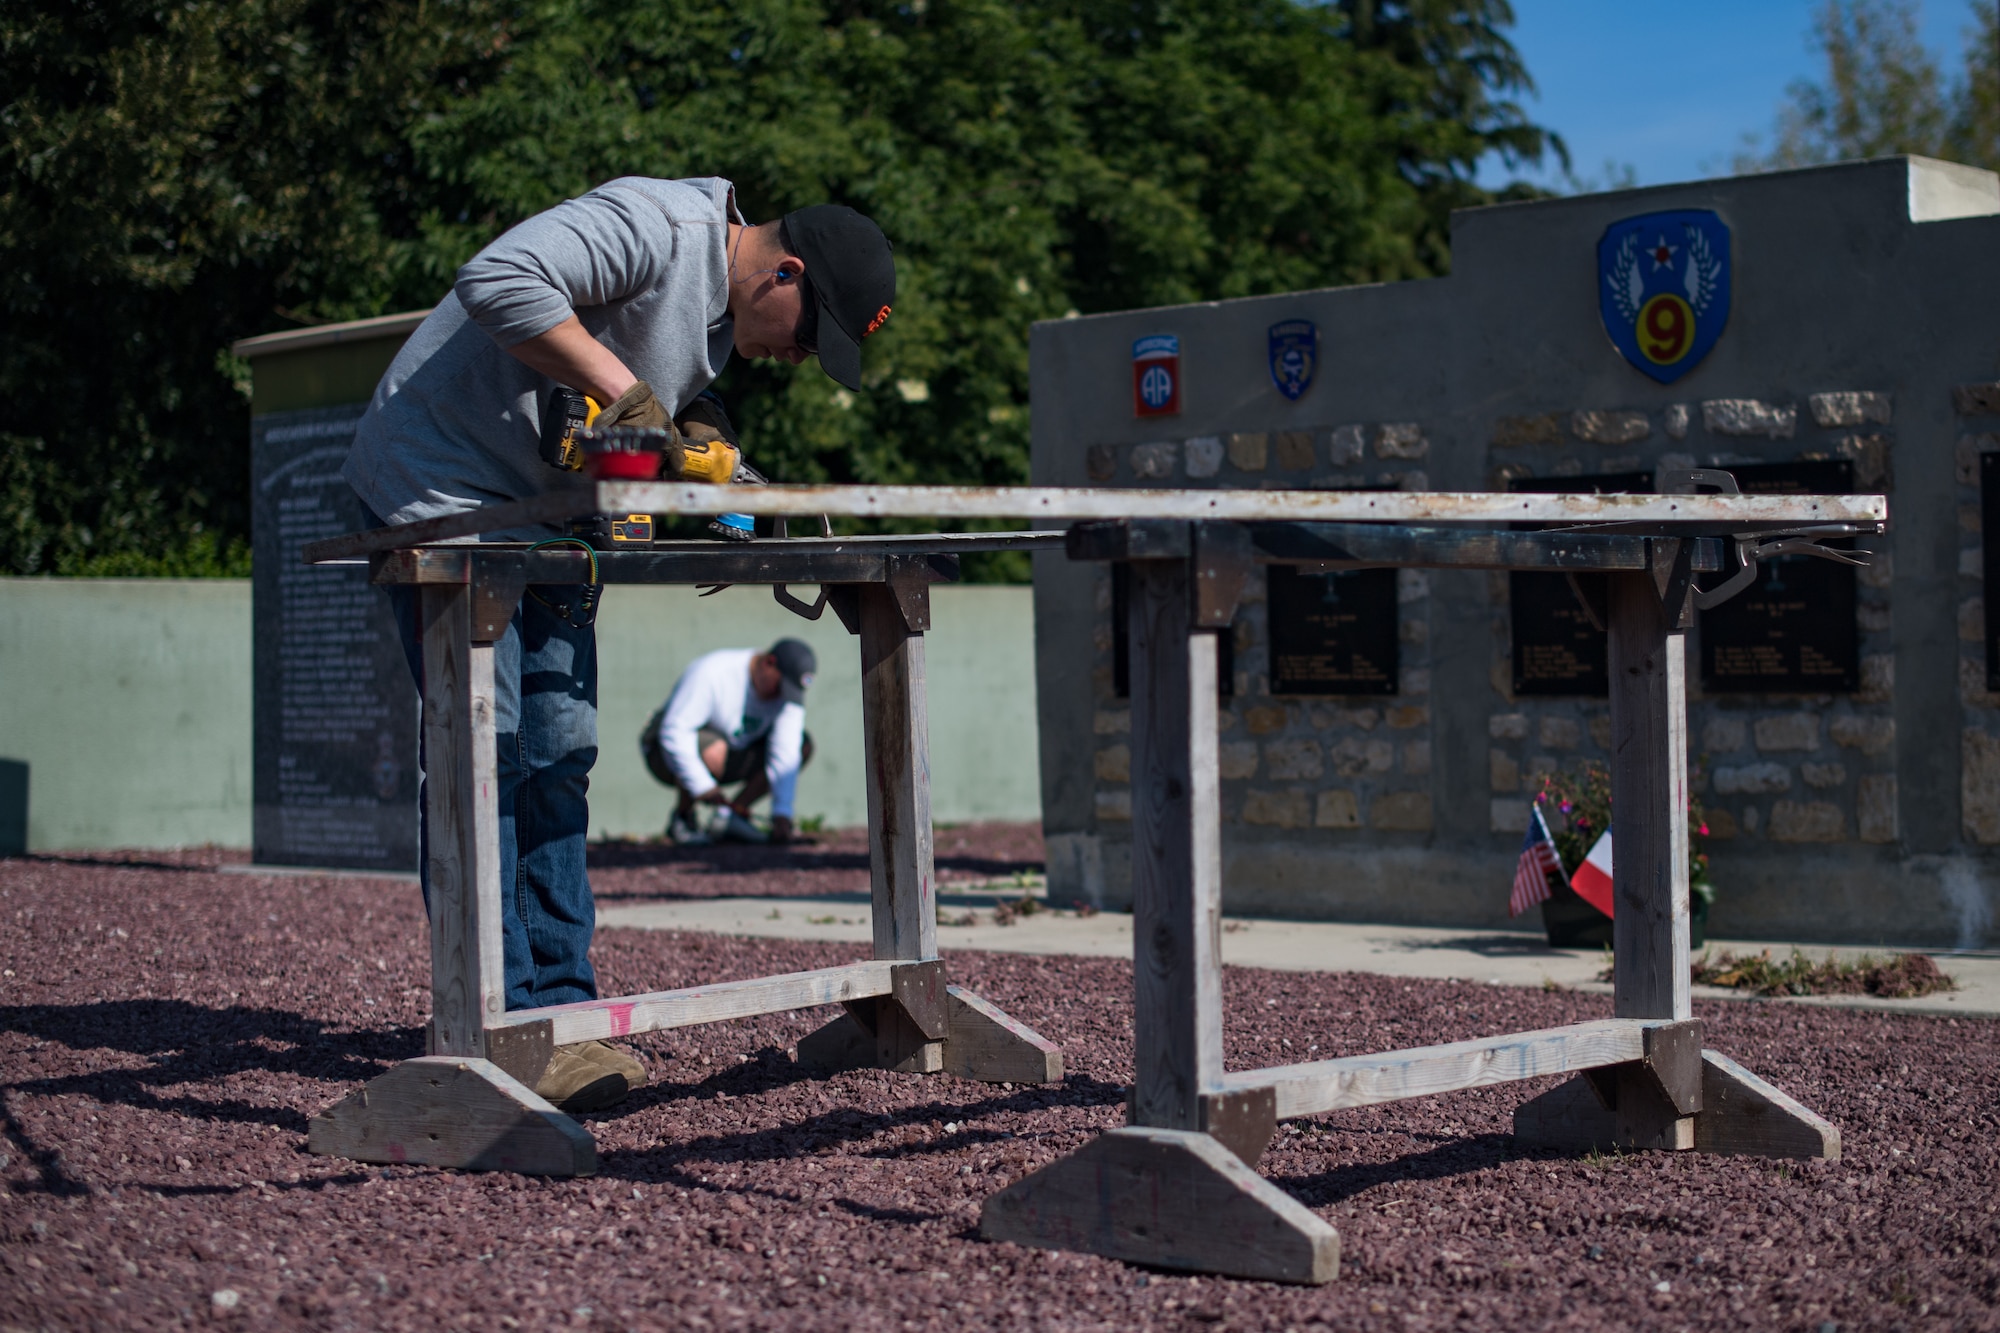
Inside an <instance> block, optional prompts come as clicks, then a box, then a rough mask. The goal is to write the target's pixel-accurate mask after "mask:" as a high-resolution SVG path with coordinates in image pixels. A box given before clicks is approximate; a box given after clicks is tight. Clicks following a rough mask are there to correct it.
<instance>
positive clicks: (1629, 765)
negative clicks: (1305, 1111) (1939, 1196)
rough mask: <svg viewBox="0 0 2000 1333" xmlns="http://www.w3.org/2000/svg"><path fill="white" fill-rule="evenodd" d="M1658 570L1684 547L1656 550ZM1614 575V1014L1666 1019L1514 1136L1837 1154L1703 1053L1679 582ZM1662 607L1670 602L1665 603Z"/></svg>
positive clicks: (1528, 1112) (1575, 1082)
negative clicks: (1641, 1055) (1694, 952)
mask: <svg viewBox="0 0 2000 1333" xmlns="http://www.w3.org/2000/svg"><path fill="white" fill-rule="evenodd" d="M1655 545H1656V546H1657V547H1660V548H1663V549H1662V550H1661V556H1662V557H1663V559H1662V560H1661V565H1662V566H1663V568H1665V567H1667V566H1668V565H1669V562H1671V561H1672V559H1673V557H1674V556H1675V555H1677V554H1678V550H1677V549H1676V548H1677V547H1679V546H1680V545H1681V544H1680V543H1674V542H1658V543H1655ZM1609 577H1610V599H1609V612H1610V624H1609V626H1608V628H1609V630H1610V676H1611V748H1612V760H1611V804H1612V811H1613V817H1612V827H1613V829H1614V830H1615V832H1614V834H1613V843H1612V846H1613V856H1612V894H1613V899H1614V905H1615V906H1616V908H1617V910H1616V911H1615V912H1614V913H1613V914H1612V955H1613V965H1614V970H1613V982H1612V986H1613V1012H1614V1013H1615V1015H1616V1016H1617V1017H1619V1018H1651V1019H1666V1020H1670V1021H1671V1022H1673V1024H1674V1027H1672V1028H1663V1029H1659V1030H1657V1031H1655V1032H1649V1034H1648V1041H1649V1043H1654V1044H1656V1048H1655V1049H1651V1050H1649V1051H1648V1058H1647V1059H1646V1060H1645V1061H1644V1062H1643V1063H1639V1064H1632V1065H1613V1066H1609V1067H1606V1068H1603V1069H1594V1070H1591V1071H1590V1072H1588V1073H1586V1074H1579V1075H1578V1076H1576V1077H1575V1078H1573V1079H1571V1080H1569V1081H1568V1082H1566V1083H1563V1084H1561V1085H1560V1086H1558V1087H1556V1088H1554V1089H1553V1090H1551V1091H1549V1092H1547V1093H1544V1094H1543V1095H1541V1096H1540V1097H1537V1098H1535V1099H1534V1100H1532V1101H1530V1102H1527V1103H1525V1104H1523V1105H1522V1106H1521V1107H1520V1108H1519V1109H1517V1110H1516V1111H1515V1113H1514V1135H1515V1137H1516V1138H1518V1139H1520V1140H1522V1141H1523V1142H1525V1143H1532V1144H1536V1145H1540V1146H1544V1147H1551V1148H1559V1149H1564V1150H1570V1151H1588V1150H1591V1149H1610V1148H1656V1149H1668V1150H1683V1149H1690V1148H1691V1149H1694V1150H1696V1151H1700V1152H1714V1153H1752V1154H1756V1155H1760V1156H1774V1157H1824V1158H1835V1159H1837V1158H1838V1157H1839V1156H1840V1131H1839V1130H1838V1129H1837V1128H1836V1127H1834V1126H1833V1125H1832V1124H1830V1123H1828V1122H1827V1121H1826V1120H1824V1119H1822V1118H1821V1117H1819V1116H1817V1115H1815V1114H1813V1113H1812V1112H1811V1111H1809V1110H1807V1109H1806V1108H1805V1107H1803V1106H1800V1105H1799V1104H1798V1103H1797V1102H1795V1101H1793V1100H1792V1099H1791V1098H1790V1097H1787V1096H1786V1095H1785V1094H1784V1093H1782V1092H1780V1091H1779V1090H1778V1089H1777V1088H1775V1087H1773V1086H1771V1085H1770V1084H1768V1083H1766V1082H1764V1081H1763V1080H1762V1079H1760V1078H1758V1077H1757V1076H1756V1075H1754V1074H1752V1073H1750V1072H1749V1071H1748V1070H1746V1069H1744V1068H1743V1067H1742V1066H1740V1065H1738V1064H1737V1063H1735V1062H1734V1061H1733V1060H1730V1059H1729V1058H1728V1057H1726V1056H1724V1055H1721V1054H1720V1053H1718V1052H1716V1051H1708V1050H1703V1049H1702V1045H1701V1037H1702V1033H1701V1024H1700V1023H1699V1022H1698V1021H1696V1020H1695V1019H1694V1016H1693V1008H1692V1006H1691V1004H1690V1002H1689V996H1688V985H1689V975H1688V969H1689V957H1688V953H1689V948H1688V828H1687V800H1688V776H1687V680H1686V671H1687V668H1686V661H1687V654H1686V636H1685V635H1684V634H1682V633H1681V632H1680V629H1679V625H1678V623H1677V622H1678V620H1679V617H1680V614H1681V606H1680V599H1681V596H1682V595H1683V590H1684V587H1685V579H1684V577H1683V578H1681V579H1680V580H1678V581H1677V580H1676V578H1675V577H1674V573H1673V572H1672V570H1671V569H1668V570H1667V577H1666V580H1665V582H1666V585H1667V588H1666V591H1665V593H1664V595H1663V590H1662V588H1661V581H1660V580H1659V579H1657V578H1656V577H1655V575H1654V574H1653V573H1650V572H1644V571H1641V572H1631V573H1617V574H1612V575H1610V576H1609ZM1670 603H1671V604H1670Z"/></svg>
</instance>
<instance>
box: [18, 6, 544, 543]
mask: <svg viewBox="0 0 2000 1333" xmlns="http://www.w3.org/2000/svg"><path fill="white" fill-rule="evenodd" d="M506 43H507V31H506V27H505V23H504V10H503V7H502V6H500V5H497V4H492V3H487V2H486V0H390V2H387V3H384V2H383V0H240V2H231V3H218V2H215V0H196V2H195V3H183V4H177V5H172V6H168V5H162V4H158V3H140V2H138V0H71V2H70V3H65V4H62V5H47V4H39V3H35V0H26V2H25V3H23V2H22V0H5V3H0V72H4V78H5V84H6V87H7V98H8V101H7V103H6V105H5V107H4V109H0V159H4V175H5V184H4V186H0V253H4V257H5V262H4V264H0V318H4V321H5V323H6V326H7V329H8V333H7V336H6V338H5V340H4V341H0V403H4V406H5V418H4V421H0V571H4V572H8V573H40V572H63V573H92V572H110V573H120V572H171V573H190V574H198V573H220V572H241V571H244V570H247V568H248V563H247V562H248V555H247V548H246V540H247V537H248V509H247V494H248V476H247V470H248V469H247V465H246V454H247V438H248V437H247V431H248V412H247V403H246V401H245V397H244V393H243V390H242V368H241V367H240V366H235V365H232V364H231V363H230V362H229V360H228V358H227V357H226V351H225V349H226V348H227V346H228V344H229V342H230V341H231V340H232V339H234V338H238V337H242V336H244V335H245V334H248V333H255V332H261V331H264V330H267V329H269V328H271V327H273V326H274V325H275V326H279V327H282V326H284V325H286V324H288V323H290V324H297V323H313V322H319V321H323V320H328V319H339V318H346V317H350V316H358V315H366V314H376V313H380V312H381V311H383V310H384V309H387V308H398V307H404V306H408V305H413V304H417V303H419V302H422V303H428V302H429V301H431V300H434V299H435V294H436V292H437V290H438V288H439V286H440V284H441V283H443V282H444V281H446V280H448V275H449V273H450V271H451V270H450V267H449V266H448V265H446V266H439V264H440V262H441V261H440V256H441V255H442V254H443V253H444V251H443V249H442V248H441V247H439V246H437V245H435V244H430V243H428V242H427V241H426V240H425V238H424V237H423V236H422V234H421V226H420V224H421V222H422V220H423V219H424V218H426V217H428V216H430V215H432V214H433V213H434V212H435V211H436V210H437V207H438V203H437V199H438V196H439V195H440V193H441V192H440V189H439V187H438V185H437V183H436V182H434V181H433V180H432V179H431V178H430V177H428V176H426V175H423V174H420V173H419V172H418V171H417V170H416V168H415V161H414V157H413V154H412V151H411V148H410V145H409V136H410V131H411V129H412V127H413V126H414V125H415V124H416V123H418V122H419V121H421V120H422V119H424V118H425V117H426V116H428V115H431V114H434V113H435V112H436V111H437V110H438V109H439V108H440V107H442V106H443V105H445V104H446V103H448V102H450V101H452V100H454V99H458V98H463V97H465V96H467V95H469V94H472V93H474V92H475V91H476V89H477V79H478V75H479V72H480V71H481V70H482V69H486V68H497V64H498V61H499V59H500V56H501V55H502V54H503V53H504V51H505V48H506Z"/></svg>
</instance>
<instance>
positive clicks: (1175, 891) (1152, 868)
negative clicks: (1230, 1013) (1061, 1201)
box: [1130, 560, 1222, 1130]
mask: <svg viewBox="0 0 2000 1333" xmlns="http://www.w3.org/2000/svg"><path fill="white" fill-rule="evenodd" d="M1131 568H1132V592H1131V617H1130V620H1131V645H1132V647H1131V663H1132V943H1133V990H1134V994H1133V1019H1132V1039H1133V1053H1132V1059H1133V1080H1132V1093H1131V1118H1132V1123H1133V1124H1135V1125H1146V1126H1151V1127H1154V1128H1159V1129H1184V1130H1198V1129H1200V1128H1201V1094H1202V1093H1203V1092H1207V1091H1211V1090H1213V1089H1214V1088H1215V1087H1216V1086H1217V1085H1218V1080H1219V1079H1220V1078H1221V1076H1222V970H1221V939H1222V934H1221V931H1222V907H1221V896H1222V887H1221V886H1222V849H1221V826H1220V812H1219V810H1218V808H1217V791H1216V783H1217V775H1216V755H1215V744H1216V740H1215V735H1216V721H1215V669H1216V668H1215V632H1214V631H1211V630H1196V629H1195V628H1194V627H1193V625H1192V624H1191V609H1190V602H1189V591H1190V590H1189V587H1188V580H1189V573H1188V562H1187V561H1185V560H1145V561H1136V562H1134V563H1133V565H1132V567H1131Z"/></svg>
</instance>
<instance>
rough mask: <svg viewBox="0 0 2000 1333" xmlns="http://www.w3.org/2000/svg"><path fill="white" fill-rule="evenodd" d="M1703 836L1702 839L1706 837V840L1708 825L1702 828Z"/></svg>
mask: <svg viewBox="0 0 2000 1333" xmlns="http://www.w3.org/2000/svg"><path fill="white" fill-rule="evenodd" d="M1701 836H1702V837H1704V838H1706V837H1707V836H1708V825H1706V824H1703V825H1702V826H1701Z"/></svg>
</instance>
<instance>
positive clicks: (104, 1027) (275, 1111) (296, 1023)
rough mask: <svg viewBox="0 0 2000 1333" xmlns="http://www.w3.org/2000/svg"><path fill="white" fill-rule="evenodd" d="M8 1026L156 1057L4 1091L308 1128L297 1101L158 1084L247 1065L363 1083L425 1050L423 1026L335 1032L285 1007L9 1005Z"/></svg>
mask: <svg viewBox="0 0 2000 1333" xmlns="http://www.w3.org/2000/svg"><path fill="white" fill-rule="evenodd" d="M0 1032H19V1033H22V1034H24V1035H26V1036H30V1037H34V1038H37V1039H38V1040H41V1041H49V1042H57V1043H59V1044H61V1045H63V1046H67V1047H68V1048H70V1049H71V1050H73V1051H99V1050H113V1051H123V1052H126V1053H127V1054H131V1055H138V1056H144V1057H146V1059H147V1061H148V1063H147V1064H145V1065H143V1066H140V1067H138V1068H132V1069H98V1070H90V1071H87V1072H84V1073H77V1074H63V1075H58V1076H54V1077H50V1078H39V1079H21V1080H17V1081H14V1082H10V1083H7V1084H4V1085H0V1087H4V1089H5V1090H6V1091H8V1092H24V1093H31V1094H34V1095H37V1096H54V1097H59V1096H65V1095H69V1094H81V1095H83V1096H87V1097H92V1098H95V1099H96V1100H98V1101H101V1102H106V1103H112V1104H118V1105H124V1106H135V1107H141V1108H144V1109H148V1110H158V1111H171V1112H173V1113H175V1114H177V1115H184V1116H187V1117H189V1118H190V1119H194V1120H215V1121H232V1122H238V1123H252V1124H266V1125H275V1126H277V1127H279V1128H281V1129H287V1130H291V1131H294V1132H296V1133H301V1134H303V1133H304V1132H305V1129H306V1120H307V1117H306V1116H305V1114H304V1113H302V1112H300V1111H296V1110H293V1109H290V1108H287V1107H279V1106H258V1105H253V1104H251V1103H248V1102H241V1101H233V1100H229V1099H218V1100H208V1099H204V1098H201V1097H190V1096H183V1095H161V1094H160V1093H158V1092H156V1091H155V1089H157V1088H161V1087H178V1086H181V1085H184V1084H194V1083H202V1082H205V1081H208V1080H212V1079H219V1078H227V1077H229V1076H231V1075H233V1074H240V1073H243V1072H246V1071H251V1072H255V1073H258V1074H264V1075H269V1074H292V1075H296V1076H298V1077H301V1078H311V1079H320V1080H325V1081H328V1082H357V1083H358V1082H363V1081H366V1080H367V1079H370V1078H373V1077H374V1076H375V1075H377V1074H380V1073H382V1072H383V1071H385V1070H386V1069H388V1067H389V1066H390V1065H392V1064H395V1063H396V1062H397V1061H399V1060H407V1059H410V1058H411V1057H412V1056H418V1055H422V1054H423V1047H424V1034H423V1029H421V1028H388V1029H374V1030H369V1031H360V1032H353V1031H340V1030H331V1029H329V1028H328V1027H327V1025H326V1024H324V1023H320V1022H317V1021H315V1020H313V1019H310V1018H306V1017H304V1016H302V1015H299V1014H295V1013H291V1012H288V1011H286V1010H282V1009H251V1008H245V1007H242V1006H236V1005H232V1006H231V1007H229V1008H227V1009H209V1008H205V1007H203V1006H201V1005H197V1004H189V1003H187V1002H186V1001H184V1000H107V1001H104V1002H101V1003H97V1004H75V1005H20V1006H13V1007H0Z"/></svg>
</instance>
